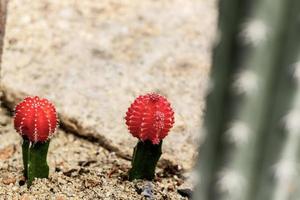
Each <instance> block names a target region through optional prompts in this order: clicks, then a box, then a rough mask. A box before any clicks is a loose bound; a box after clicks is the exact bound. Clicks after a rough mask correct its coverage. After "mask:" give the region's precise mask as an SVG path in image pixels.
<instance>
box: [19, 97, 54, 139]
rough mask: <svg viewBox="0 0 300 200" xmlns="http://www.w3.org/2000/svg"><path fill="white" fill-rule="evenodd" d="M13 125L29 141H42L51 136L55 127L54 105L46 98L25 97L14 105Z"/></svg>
mask: <svg viewBox="0 0 300 200" xmlns="http://www.w3.org/2000/svg"><path fill="white" fill-rule="evenodd" d="M14 126H15V129H16V130H17V132H18V133H19V134H20V135H22V136H24V137H27V138H28V139H29V140H30V141H31V142H44V141H46V140H48V139H49V138H51V136H52V135H53V134H54V132H55V130H56V127H57V113H56V110H55V107H54V106H53V104H52V103H51V102H49V101H48V100H47V99H43V98H39V97H37V96H35V97H26V98H25V99H24V100H23V101H22V102H21V103H19V104H18V105H17V106H16V107H15V116H14Z"/></svg>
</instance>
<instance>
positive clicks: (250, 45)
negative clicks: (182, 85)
mask: <svg viewBox="0 0 300 200" xmlns="http://www.w3.org/2000/svg"><path fill="white" fill-rule="evenodd" d="M299 11H300V1H299V0H220V2H219V24H218V26H219V34H218V41H217V43H218V44H216V47H215V49H214V54H213V66H212V71H211V87H210V88H211V90H210V91H208V96H207V104H206V105H207V108H206V115H205V128H206V131H205V132H206V135H205V140H204V142H203V144H202V145H200V149H199V165H198V169H199V170H198V174H199V183H198V185H197V187H196V189H195V193H194V199H197V200H198V199H199V200H206V199H207V200H214V199H228V200H255V199H258V200H268V199H274V200H290V199H300V179H299V178H300V177H299V161H300V12H299Z"/></svg>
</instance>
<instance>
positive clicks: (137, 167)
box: [129, 140, 162, 181]
mask: <svg viewBox="0 0 300 200" xmlns="http://www.w3.org/2000/svg"><path fill="white" fill-rule="evenodd" d="M161 146H162V141H161V142H160V143H159V144H152V142H151V141H149V140H146V141H144V142H142V141H139V142H138V143H137V145H136V146H135V147H134V152H133V157H132V162H131V164H132V168H131V169H130V171H129V180H130V181H133V180H135V179H147V180H152V179H153V178H154V176H155V167H156V164H157V162H158V160H159V158H160V156H161Z"/></svg>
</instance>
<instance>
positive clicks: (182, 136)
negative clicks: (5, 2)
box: [2, 0, 216, 169]
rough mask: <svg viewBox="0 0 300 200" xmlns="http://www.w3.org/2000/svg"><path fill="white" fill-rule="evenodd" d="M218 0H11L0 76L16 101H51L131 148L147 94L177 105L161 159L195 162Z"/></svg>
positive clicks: (83, 130)
mask: <svg viewBox="0 0 300 200" xmlns="http://www.w3.org/2000/svg"><path fill="white" fill-rule="evenodd" d="M215 22H216V11H215V5H214V0H185V1H182V0H172V1H170V0H161V1H152V0H143V1H140V0H124V1H116V0H103V1H92V0H85V1H72V0H65V1H61V0H51V1H50V0H45V1H30V0H11V1H10V3H9V6H8V16H7V27H6V36H5V41H4V51H3V64H2V78H3V80H2V84H3V86H4V88H5V92H6V94H7V96H10V97H12V98H11V100H10V101H11V103H12V104H15V103H17V101H18V100H17V99H18V98H23V97H24V96H25V95H39V96H43V97H47V98H49V99H50V100H52V101H53V102H54V103H55V104H56V106H57V108H58V111H59V113H60V116H61V118H62V120H63V122H64V125H66V126H67V127H68V128H71V129H73V130H75V131H77V133H78V134H82V135H92V136H94V137H95V138H98V139H99V141H100V142H102V144H103V145H106V146H107V147H109V148H111V149H112V150H114V151H117V152H119V153H120V154H124V155H131V153H132V149H133V147H134V145H135V143H136V139H134V138H132V137H131V135H129V133H128V131H127V128H126V126H125V123H124V116H125V112H126V110H127V108H128V106H129V105H130V103H131V102H132V101H133V100H134V98H135V97H136V96H138V95H140V94H145V93H147V92H153V91H154V92H159V93H161V94H163V95H165V96H166V97H167V98H168V99H169V100H170V102H171V103H172V105H173V108H174V110H175V113H176V115H175V127H174V128H173V129H172V130H171V132H170V134H169V136H168V137H167V138H166V139H165V140H164V146H163V152H164V154H163V158H164V159H166V160H170V161H172V162H174V163H176V164H179V165H181V166H183V167H184V168H186V169H188V168H190V167H191V166H192V165H193V160H194V158H195V155H196V152H197V151H196V150H197V141H198V140H197V138H198V137H199V135H200V130H199V129H200V123H201V116H202V110H203V106H204V103H203V96H204V88H205V85H206V80H207V76H208V72H209V66H210V47H211V41H212V40H213V35H214V31H215V24H216V23H215Z"/></svg>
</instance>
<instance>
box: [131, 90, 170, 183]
mask: <svg viewBox="0 0 300 200" xmlns="http://www.w3.org/2000/svg"><path fill="white" fill-rule="evenodd" d="M125 119H126V125H127V126H128V129H129V132H130V133H131V134H132V135H133V136H134V137H136V138H138V139H139V142H138V143H137V145H136V146H135V148H134V153H133V158H132V169H131V170H130V172H129V180H134V179H143V178H145V179H148V180H151V179H153V178H154V173H155V167H156V164H157V162H158V160H159V158H160V156H161V146H162V140H163V139H164V138H165V137H166V136H167V135H168V132H169V131H170V129H171V128H172V127H173V124H174V112H173V109H172V108H171V105H170V103H169V102H168V100H167V99H166V98H165V97H163V96H161V95H159V94H155V93H151V94H146V95H141V96H139V97H138V98H136V100H135V101H134V102H133V103H132V104H131V106H130V107H129V108H128V111H127V113H126V117H125Z"/></svg>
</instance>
